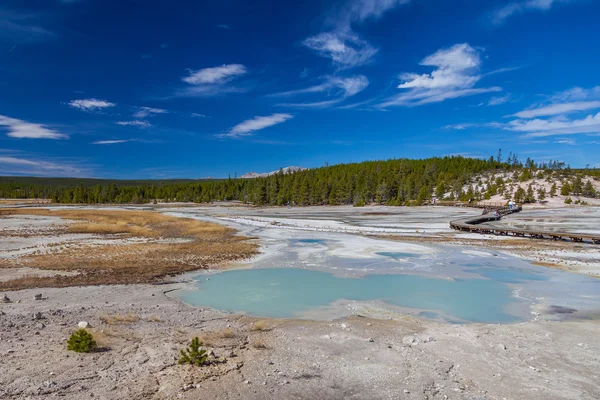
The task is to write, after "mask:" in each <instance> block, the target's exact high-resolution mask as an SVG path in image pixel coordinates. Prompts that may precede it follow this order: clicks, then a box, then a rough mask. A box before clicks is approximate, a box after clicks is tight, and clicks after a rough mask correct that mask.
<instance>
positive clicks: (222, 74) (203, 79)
mask: <svg viewBox="0 0 600 400" xmlns="http://www.w3.org/2000/svg"><path fill="white" fill-rule="evenodd" d="M246 72H247V71H246V67H244V66H243V65H242V64H228V65H222V66H220V67H213V68H204V69H200V70H198V71H192V70H190V71H189V76H186V77H184V78H182V79H181V80H182V81H184V82H185V83H189V84H190V85H204V84H219V83H225V82H227V81H229V80H231V79H233V78H234V77H237V76H240V75H244V74H245V73H246Z"/></svg>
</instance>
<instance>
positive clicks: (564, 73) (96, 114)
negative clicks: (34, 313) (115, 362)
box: [0, 0, 600, 179]
mask: <svg viewBox="0 0 600 400" xmlns="http://www.w3.org/2000/svg"><path fill="white" fill-rule="evenodd" d="M599 16H600V1H596V0H515V1H499V0H498V1H492V0H490V1H479V0H341V1H325V0H304V1H290V2H282V1H266V0H262V1H261V0H258V1H252V2H250V1H246V0H219V1H199V0H198V1H186V0H178V1H173V0H171V1H166V0H164V1H163V0H143V1H142V0H121V1H118V2H117V1H102V0H3V1H2V3H0V175H39V176H90V177H113V178H157V179H160V178H175V177H181V178H183V177H186V178H200V177H208V176H212V177H226V176H227V175H228V174H231V176H234V174H236V173H237V174H238V175H241V174H243V173H246V172H249V171H258V172H265V171H272V170H276V169H278V168H279V167H281V166H288V165H298V166H303V167H318V166H321V165H323V164H325V163H329V164H335V163H344V162H356V161H363V160H369V159H388V158H398V157H410V158H423V157H430V156H443V155H450V154H462V155H465V156H471V157H489V156H490V155H492V154H496V152H497V150H498V148H502V149H503V151H504V153H505V154H508V152H509V151H513V152H516V153H517V154H518V155H519V156H520V157H521V158H523V159H525V158H527V157H531V158H534V159H536V160H539V161H547V160H550V159H552V160H560V161H564V162H566V163H569V164H571V165H572V166H576V167H584V166H586V165H588V164H589V165H590V166H594V167H600V156H598V151H599V150H600V80H599V78H598V71H600V40H599V39H598V38H600V24H599V23H598V17H599Z"/></svg>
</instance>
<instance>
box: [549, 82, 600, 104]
mask: <svg viewBox="0 0 600 400" xmlns="http://www.w3.org/2000/svg"><path fill="white" fill-rule="evenodd" d="M590 99H600V86H596V87H592V88H582V87H579V86H576V87H574V88H571V89H567V90H565V91H562V92H558V93H555V94H554V95H552V96H551V97H550V101H551V102H553V103H562V102H571V101H581V100H590Z"/></svg>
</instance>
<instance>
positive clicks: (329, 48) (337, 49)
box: [302, 0, 409, 70]
mask: <svg viewBox="0 0 600 400" xmlns="http://www.w3.org/2000/svg"><path fill="white" fill-rule="evenodd" d="M408 2H409V0H348V1H345V2H343V3H341V6H340V7H339V8H334V9H333V10H332V11H331V12H330V13H329V16H328V18H327V23H326V25H327V26H328V27H329V28H330V30H328V31H325V32H321V33H319V34H317V35H314V36H310V37H308V38H306V39H305V40H304V41H303V42H302V45H303V46H305V47H307V48H308V49H310V50H312V51H314V52H315V53H316V54H317V55H319V56H321V57H324V58H328V59H330V60H331V61H332V63H333V65H334V66H335V67H336V68H337V69H338V70H343V69H347V68H353V67H358V66H361V65H365V64H368V63H370V62H371V61H372V60H373V57H374V56H375V54H377V52H378V49H377V48H376V47H374V46H372V45H371V44H370V43H369V42H368V41H366V40H364V39H363V38H361V37H360V36H359V35H358V34H357V33H356V32H355V31H354V30H353V27H352V25H353V24H361V23H364V22H365V21H367V20H375V19H378V18H381V17H382V16H383V14H385V12H387V11H389V10H391V9H393V8H395V7H397V6H398V5H400V4H406V3H408Z"/></svg>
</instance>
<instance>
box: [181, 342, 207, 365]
mask: <svg viewBox="0 0 600 400" xmlns="http://www.w3.org/2000/svg"><path fill="white" fill-rule="evenodd" d="M201 346H202V343H201V342H200V339H198V337H195V338H193V339H192V341H191V343H190V345H189V346H188V347H187V349H184V350H181V351H180V356H179V364H192V365H196V366H198V367H201V366H202V365H204V364H205V363H206V361H207V360H208V354H206V350H204V349H203V348H202V347H201Z"/></svg>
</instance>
